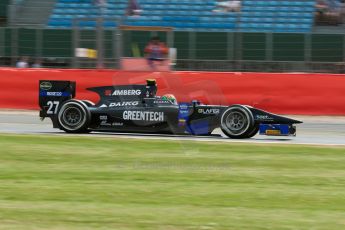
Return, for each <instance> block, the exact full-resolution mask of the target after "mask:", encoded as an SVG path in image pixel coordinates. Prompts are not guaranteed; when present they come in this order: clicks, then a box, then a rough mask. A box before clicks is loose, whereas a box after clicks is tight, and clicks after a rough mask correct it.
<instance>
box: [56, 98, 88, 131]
mask: <svg viewBox="0 0 345 230" xmlns="http://www.w3.org/2000/svg"><path fill="white" fill-rule="evenodd" d="M90 119H91V114H90V111H89V110H88V108H87V106H86V104H85V103H84V102H82V101H78V100H69V101H66V102H65V103H64V104H62V106H61V108H60V110H59V112H58V123H59V126H60V129H62V130H64V131H65V132H67V133H87V132H89V131H88V126H89V123H90Z"/></svg>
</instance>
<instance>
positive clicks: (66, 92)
mask: <svg viewBox="0 0 345 230" xmlns="http://www.w3.org/2000/svg"><path fill="white" fill-rule="evenodd" d="M75 92H76V83H75V82H72V81H50V80H41V81H39V106H40V108H41V110H40V117H42V118H45V117H54V116H56V114H57V112H58V110H59V106H60V105H61V104H62V103H63V102H64V101H67V100H70V99H72V98H74V97H75Z"/></svg>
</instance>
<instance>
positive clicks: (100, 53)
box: [96, 17, 104, 69]
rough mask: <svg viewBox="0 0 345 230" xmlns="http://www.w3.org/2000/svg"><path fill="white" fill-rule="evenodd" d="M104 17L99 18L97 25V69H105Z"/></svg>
mask: <svg viewBox="0 0 345 230" xmlns="http://www.w3.org/2000/svg"><path fill="white" fill-rule="evenodd" d="M103 21H104V20H103V17H99V18H98V19H97V23H96V25H97V26H96V47H97V66H96V68H97V69H100V68H104V49H103V48H104V46H103V43H104V27H103Z"/></svg>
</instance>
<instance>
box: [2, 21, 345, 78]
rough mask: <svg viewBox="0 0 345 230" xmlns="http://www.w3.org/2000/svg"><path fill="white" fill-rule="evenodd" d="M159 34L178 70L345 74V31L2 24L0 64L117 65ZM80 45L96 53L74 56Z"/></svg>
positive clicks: (63, 66) (77, 66)
mask: <svg viewBox="0 0 345 230" xmlns="http://www.w3.org/2000/svg"><path fill="white" fill-rule="evenodd" d="M154 35H158V36H159V37H160V38H161V40H162V41H164V42H166V43H169V46H170V47H171V48H172V47H173V48H176V50H177V59H176V63H175V65H173V66H172V68H173V69H175V70H209V71H258V72H261V71H265V72H291V71H292V72H296V71H298V72H300V71H303V72H334V73H345V34H318V33H307V34H301V33H296V34H295V33H241V32H190V31H188V32H187V31H173V32H171V34H168V33H166V32H159V31H121V30H119V29H105V28H102V29H96V30H95V29H82V28H73V29H47V28H33V29H30V28H16V27H12V28H0V65H1V66H14V65H15V63H16V61H17V60H18V58H19V57H22V56H28V57H30V59H31V61H33V60H34V59H36V58H39V59H42V60H43V63H44V66H45V67H59V68H97V67H99V68H114V69H117V68H119V67H120V59H121V58H122V57H136V58H140V57H144V53H143V50H144V47H145V45H146V44H147V43H148V41H149V40H150V38H151V37H152V36H154ZM76 48H85V49H89V50H95V51H97V55H96V56H97V57H91V58H90V57H89V58H87V57H84V58H80V57H79V58H77V57H75V50H76Z"/></svg>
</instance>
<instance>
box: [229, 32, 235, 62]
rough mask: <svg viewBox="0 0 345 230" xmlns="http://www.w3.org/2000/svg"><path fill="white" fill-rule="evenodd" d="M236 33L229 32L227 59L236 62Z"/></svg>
mask: <svg viewBox="0 0 345 230" xmlns="http://www.w3.org/2000/svg"><path fill="white" fill-rule="evenodd" d="M234 47H235V46H234V33H233V32H227V59H228V60H231V61H232V60H234V56H235V52H234V51H235V49H234Z"/></svg>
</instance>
